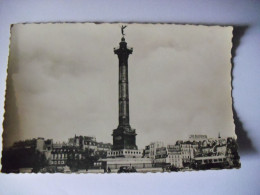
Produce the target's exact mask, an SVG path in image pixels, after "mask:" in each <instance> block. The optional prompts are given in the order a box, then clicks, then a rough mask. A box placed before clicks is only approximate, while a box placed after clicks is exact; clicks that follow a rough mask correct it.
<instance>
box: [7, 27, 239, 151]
mask: <svg viewBox="0 0 260 195" xmlns="http://www.w3.org/2000/svg"><path fill="white" fill-rule="evenodd" d="M120 38H121V35H120V29H119V24H98V25H97V24H26V25H21V24H18V25H14V27H13V29H12V36H11V55H10V58H11V59H10V61H11V62H12V63H9V68H10V71H9V72H8V76H9V77H10V76H11V77H12V79H13V85H14V89H15V95H16V97H17V100H16V103H17V112H18V116H19V119H20V121H21V122H20V124H19V128H20V130H19V131H20V137H19V139H26V138H32V137H39V136H41V137H45V138H53V139H54V140H57V141H62V140H64V141H66V140H67V138H69V137H72V136H73V135H74V134H80V135H95V136H96V137H97V140H99V141H104V142H110V143H111V142H112V136H111V133H112V130H113V129H114V128H116V127H117V125H118V102H117V101H118V86H117V85H118V59H117V56H116V55H114V54H113V47H117V46H118V43H119V41H120ZM231 38H232V28H231V27H206V26H191V25H159V24H158V25H151V24H150V25H149V24H129V25H128V27H127V29H126V41H127V42H128V45H129V46H132V47H133V48H134V51H133V54H132V55H130V57H129V84H130V87H129V90H130V123H131V126H132V127H133V128H136V131H137V134H138V135H137V144H138V146H139V147H141V148H142V147H144V145H146V144H148V143H149V142H150V141H154V140H162V141H165V142H166V143H171V142H174V141H175V140H177V139H184V138H187V137H188V135H189V134H192V133H198V134H200V133H207V134H209V135H210V136H212V137H213V136H217V134H218V132H220V133H221V134H222V135H223V136H234V135H235V134H234V125H233V115H232V109H231V102H232V100H231V83H230V82H231V78H230V71H231V64H230V51H231V46H232V45H231ZM11 66H12V67H11ZM13 67H16V68H13ZM7 112H8V110H7ZM9 120H10V119H9ZM15 120H17V119H15ZM9 122H10V123H11V122H14V121H12V120H10V121H9ZM15 139H17V137H16V138H14V139H13V141H14V140H15Z"/></svg>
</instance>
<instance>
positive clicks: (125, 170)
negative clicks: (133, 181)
mask: <svg viewBox="0 0 260 195" xmlns="http://www.w3.org/2000/svg"><path fill="white" fill-rule="evenodd" d="M135 172H137V171H136V169H135V168H134V167H130V166H122V167H120V168H119V169H118V171H117V173H135Z"/></svg>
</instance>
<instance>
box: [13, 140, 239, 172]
mask: <svg viewBox="0 0 260 195" xmlns="http://www.w3.org/2000/svg"><path fill="white" fill-rule="evenodd" d="M234 144H235V140H234V139H233V138H221V137H220V136H218V138H208V137H207V136H206V135H191V136H190V137H189V138H188V139H187V140H178V141H177V142H176V143H175V144H168V145H165V144H164V143H163V142H161V141H157V142H152V143H150V144H149V145H147V146H145V149H144V150H140V149H139V150H133V151H129V150H127V151H123V150H122V151H120V152H118V154H113V153H115V151H113V150H111V149H112V144H110V143H103V142H98V141H97V140H96V138H95V137H91V136H76V135H75V136H74V137H72V138H69V139H68V142H63V143H54V142H53V140H52V139H47V140H45V139H44V138H37V139H31V140H26V141H19V142H16V143H14V145H13V146H12V148H13V149H14V150H15V149H19V148H20V149H21V148H25V149H34V150H36V151H38V152H40V153H42V154H44V155H45V157H46V160H47V163H48V165H50V166H56V167H62V166H66V165H68V164H69V162H68V161H69V160H76V161H77V160H78V161H81V160H84V159H86V158H89V157H91V156H94V155H97V154H98V155H97V156H98V157H99V158H103V159H108V158H113V156H116V157H119V158H120V156H124V157H125V158H143V159H145V160H146V161H147V160H148V161H149V162H150V164H151V166H153V167H166V166H170V165H171V166H173V167H176V168H179V169H182V168H187V167H189V168H194V169H195V168H201V167H202V166H203V165H209V164H210V165H214V164H218V165H219V164H222V165H223V164H225V163H227V164H228V165H230V166H232V165H233V164H234V163H233V159H234V156H236V155H234V151H233V150H232V146H233V145H234ZM148 161H147V162H148ZM232 163H233V164H232ZM93 165H99V166H101V163H100V161H99V159H96V161H95V162H93Z"/></svg>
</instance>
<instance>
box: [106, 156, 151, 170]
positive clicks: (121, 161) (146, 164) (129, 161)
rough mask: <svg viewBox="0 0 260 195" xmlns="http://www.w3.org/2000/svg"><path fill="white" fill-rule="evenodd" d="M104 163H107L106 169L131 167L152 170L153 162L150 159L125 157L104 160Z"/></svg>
mask: <svg viewBox="0 0 260 195" xmlns="http://www.w3.org/2000/svg"><path fill="white" fill-rule="evenodd" d="M102 161H105V162H106V168H107V169H108V167H109V168H110V169H119V168H120V167H122V166H130V167H134V168H136V169H146V168H147V169H148V168H152V167H153V165H152V161H151V159H150V158H124V157H117V158H107V159H102Z"/></svg>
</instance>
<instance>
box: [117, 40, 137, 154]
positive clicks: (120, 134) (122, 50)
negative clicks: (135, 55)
mask: <svg viewBox="0 0 260 195" xmlns="http://www.w3.org/2000/svg"><path fill="white" fill-rule="evenodd" d="M132 52H133V49H132V48H128V47H127V43H126V42H125V38H124V37H122V39H121V42H120V43H119V48H114V53H115V54H117V56H118V59H119V83H118V85H119V89H118V90H119V97H118V98H119V100H118V104H119V124H118V127H117V129H115V130H114V131H113V149H137V146H136V144H135V136H136V133H135V130H134V129H132V128H131V126H130V117H129V89H128V57H129V55H130V54H132Z"/></svg>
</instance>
